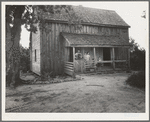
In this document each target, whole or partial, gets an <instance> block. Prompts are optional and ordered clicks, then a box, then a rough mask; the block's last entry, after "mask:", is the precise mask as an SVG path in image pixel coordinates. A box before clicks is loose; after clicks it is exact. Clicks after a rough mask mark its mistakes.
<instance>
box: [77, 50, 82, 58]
mask: <svg viewBox="0 0 150 122" xmlns="http://www.w3.org/2000/svg"><path fill="white" fill-rule="evenodd" d="M81 58H82V54H81V53H80V50H78V52H77V53H76V54H75V59H76V60H79V59H81Z"/></svg>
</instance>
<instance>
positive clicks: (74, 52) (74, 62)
mask: <svg viewBox="0 0 150 122" xmlns="http://www.w3.org/2000/svg"><path fill="white" fill-rule="evenodd" d="M73 67H74V68H75V47H73Z"/></svg>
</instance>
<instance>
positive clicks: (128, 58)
mask: <svg viewBox="0 0 150 122" xmlns="http://www.w3.org/2000/svg"><path fill="white" fill-rule="evenodd" d="M128 69H130V48H129V49H128Z"/></svg>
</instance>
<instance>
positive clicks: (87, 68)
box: [84, 60, 96, 73]
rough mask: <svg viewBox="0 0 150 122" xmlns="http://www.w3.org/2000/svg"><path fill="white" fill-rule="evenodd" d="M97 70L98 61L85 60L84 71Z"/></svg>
mask: <svg viewBox="0 0 150 122" xmlns="http://www.w3.org/2000/svg"><path fill="white" fill-rule="evenodd" d="M94 71H96V62H95V61H94V60H92V61H89V62H86V61H85V62H84V72H85V73H87V72H94Z"/></svg>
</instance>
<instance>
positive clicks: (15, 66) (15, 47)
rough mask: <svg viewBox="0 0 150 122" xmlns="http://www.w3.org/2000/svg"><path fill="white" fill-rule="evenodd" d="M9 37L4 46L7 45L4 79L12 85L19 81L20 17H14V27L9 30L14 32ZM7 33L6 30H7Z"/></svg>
mask: <svg viewBox="0 0 150 122" xmlns="http://www.w3.org/2000/svg"><path fill="white" fill-rule="evenodd" d="M14 31H15V34H14V35H13V37H11V41H10V40H9V41H10V43H9V44H6V47H8V46H10V44H11V43H12V44H11V46H10V47H9V49H8V52H7V57H6V59H7V60H6V71H7V74H6V81H7V85H8V86H9V85H10V86H11V87H14V86H16V85H18V84H19V83H20V34H21V19H15V22H14V27H13V28H12V30H11V33H14ZM7 33H8V32H7Z"/></svg>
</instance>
